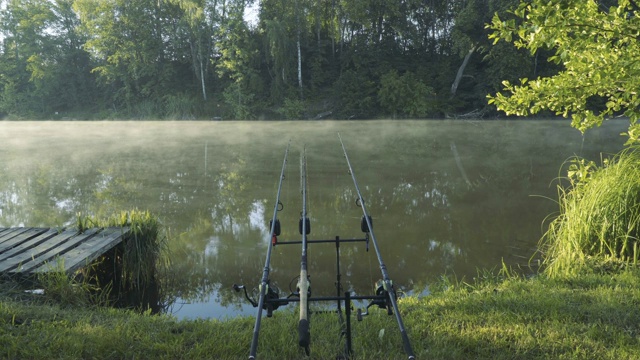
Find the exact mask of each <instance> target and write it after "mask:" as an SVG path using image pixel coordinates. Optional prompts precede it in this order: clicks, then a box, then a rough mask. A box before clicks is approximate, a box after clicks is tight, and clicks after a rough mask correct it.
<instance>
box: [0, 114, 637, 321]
mask: <svg viewBox="0 0 640 360" xmlns="http://www.w3.org/2000/svg"><path fill="white" fill-rule="evenodd" d="M624 125H625V124H624V122H620V123H616V122H610V124H608V125H606V127H605V128H603V129H598V130H595V131H593V132H592V133H587V135H586V136H585V137H581V136H580V134H579V133H577V132H576V131H575V130H573V129H571V128H570V127H569V126H568V124H566V123H564V122H554V121H537V122H505V121H478V122H454V121H415V122H414V121H376V122H369V121H359V122H311V123H309V122H299V123H296V122H285V123H280V122H267V123H261V122H252V123H243V122H234V123H224V122H216V123H209V122H170V123H163V122H158V123H144V122H143V123H137V122H113V123H72V122H62V123H35V122H20V123H10V122H3V123H1V124H0V226H3V227H9V226H62V225H69V224H73V223H74V221H75V216H76V214H77V213H79V212H81V213H84V214H94V215H98V216H108V215H110V214H112V213H114V212H119V211H121V210H124V209H132V208H138V209H148V210H150V211H151V212H152V213H153V214H155V215H157V216H158V217H159V218H160V219H161V221H162V222H163V224H164V225H165V227H166V229H167V231H168V234H169V237H170V239H171V241H170V243H169V250H170V257H171V262H170V265H169V267H168V270H167V274H165V276H164V279H163V289H164V290H165V296H166V297H167V301H169V302H176V303H175V304H174V306H173V309H174V311H175V312H176V315H177V316H181V311H183V310H181V309H184V308H185V307H183V306H182V305H181V304H182V303H195V304H201V305H202V304H209V305H207V306H199V307H198V310H197V311H196V312H195V313H193V311H192V314H190V316H201V317H209V316H212V314H227V315H233V314H235V313H237V312H238V311H240V309H241V308H243V307H245V308H246V306H245V305H244V302H243V298H241V297H240V296H238V295H237V294H236V293H235V292H233V291H232V289H231V286H232V284H234V283H243V284H245V285H247V286H248V287H249V288H251V287H253V286H257V284H258V283H259V281H260V276H261V274H262V266H263V264H264V256H265V254H266V246H268V244H269V236H268V232H269V229H268V228H267V225H268V221H269V219H267V217H270V214H267V212H268V211H265V209H271V208H272V206H273V204H271V203H270V201H272V200H271V199H273V197H274V195H275V191H276V187H277V181H278V176H279V170H280V164H279V158H280V155H279V154H280V153H281V151H282V148H283V147H284V146H285V142H286V139H288V138H291V139H292V141H293V143H292V151H293V152H294V153H295V152H296V151H299V150H300V149H301V148H302V144H303V143H304V144H306V147H307V154H308V177H309V188H308V191H309V200H308V209H309V216H310V219H311V223H312V224H311V228H312V232H311V234H310V239H333V238H334V237H335V236H337V235H338V236H340V237H342V238H357V237H361V236H362V233H361V232H360V226H359V225H360V215H361V213H360V209H359V208H357V207H356V205H355V197H356V196H355V193H354V191H353V189H352V183H351V180H350V178H349V176H348V174H347V172H346V167H345V165H344V163H343V158H342V154H341V152H340V148H339V143H338V140H337V136H336V133H337V131H340V133H341V134H342V135H343V137H345V138H348V137H351V138H352V139H353V141H350V144H352V146H351V147H352V148H351V147H350V158H351V160H352V164H353V166H354V170H355V171H356V172H357V173H358V175H359V177H358V182H359V184H360V185H361V187H362V188H361V191H362V195H363V197H364V198H365V200H366V201H367V208H368V210H369V212H370V213H371V214H372V215H373V217H374V219H373V223H374V227H375V229H376V236H377V238H378V240H379V245H380V248H381V251H382V254H383V257H384V260H385V264H386V265H387V268H388V271H389V274H390V276H391V278H392V279H393V280H394V283H395V284H397V285H398V287H399V288H401V289H404V290H405V291H415V292H416V293H421V292H423V290H424V289H425V286H426V283H427V282H428V281H429V280H433V279H436V278H438V277H440V276H442V275H443V274H449V275H453V274H455V276H457V277H458V278H462V277H473V276H475V275H476V272H477V269H482V268H493V267H495V266H497V265H500V264H501V262H502V261H503V260H504V261H505V262H506V263H507V264H508V265H515V264H526V261H527V259H528V258H529V257H530V256H531V255H532V253H533V251H534V249H535V246H536V244H537V241H538V239H539V237H540V235H541V234H542V230H543V229H542V228H543V227H542V226H541V223H542V221H543V219H544V218H545V217H546V216H547V215H548V214H550V213H551V212H553V211H555V210H556V208H557V207H556V205H555V204H554V203H553V202H552V201H550V200H545V199H543V198H540V197H531V195H541V196H547V197H550V198H554V197H555V189H554V185H552V186H550V184H552V181H553V179H555V178H556V177H557V176H558V174H559V169H560V167H561V165H562V163H563V161H564V160H565V159H566V158H568V157H569V156H571V155H574V154H578V155H583V156H586V157H588V158H590V159H594V160H597V161H599V159H600V155H599V153H600V152H605V153H613V152H615V151H617V150H618V149H620V148H621V145H622V143H623V140H622V139H619V138H618V134H619V133H620V132H621V131H622V130H623V129H624ZM43 134H47V135H46V136H44V135H43ZM452 142H455V145H456V153H457V159H456V154H454V153H453V152H452V150H451V146H450V143H452ZM296 146H297V148H296ZM461 166H462V167H463V168H464V176H463V175H462V174H461V171H460V167H461ZM298 176H299V174H298V169H297V167H296V166H289V167H287V174H286V179H285V181H284V183H283V193H282V196H281V200H282V202H283V204H284V209H283V211H282V212H281V213H280V214H279V218H280V219H281V222H282V235H281V236H280V239H281V240H299V237H300V235H299V234H298V219H299V216H300V215H299V204H300V203H301V199H300V192H299V183H298V182H299V180H298V179H299V177H298ZM340 250H341V268H342V279H343V285H344V287H345V288H346V289H350V290H352V291H354V292H356V293H360V294H365V293H367V294H369V293H370V292H371V291H372V287H373V283H374V282H375V281H376V280H377V279H378V278H379V277H380V274H379V269H378V268H377V266H376V264H377V260H376V259H375V254H374V253H373V251H370V252H368V253H367V252H366V251H365V248H364V245H363V244H354V245H343V246H341V249H340ZM271 266H272V271H271V279H272V281H273V282H274V284H276V285H277V286H278V287H280V289H281V290H282V291H283V292H285V293H286V292H287V291H288V288H289V284H290V282H291V281H292V279H294V278H295V276H297V274H298V272H299V271H298V270H299V248H297V247H296V246H276V247H275V248H274V252H273V257H272V261H271ZM309 274H310V275H311V284H312V289H313V292H314V295H318V296H321V295H333V294H334V293H335V288H334V282H335V275H336V274H335V246H333V245H331V244H326V245H315V244H314V245H312V246H310V248H309ZM294 286H295V282H294ZM213 308H216V309H218V310H215V311H214V310H212V309H213ZM220 309H222V310H220ZM190 311H191V310H190Z"/></svg>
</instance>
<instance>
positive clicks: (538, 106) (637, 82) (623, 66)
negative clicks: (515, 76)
mask: <svg viewBox="0 0 640 360" xmlns="http://www.w3.org/2000/svg"><path fill="white" fill-rule="evenodd" d="M514 14H515V16H516V17H517V19H522V23H520V24H518V23H517V22H516V19H509V20H502V19H501V18H500V17H499V16H498V15H496V16H494V18H493V20H492V22H491V24H490V25H488V27H489V28H490V29H492V30H493V33H492V34H491V36H490V37H491V39H493V40H494V43H497V42H498V41H499V40H505V41H507V42H512V43H513V44H514V45H515V46H516V47H518V48H521V49H527V50H529V51H530V52H531V53H532V54H536V53H537V52H538V51H540V50H544V49H552V50H553V51H554V55H553V56H551V57H550V58H549V61H552V62H554V63H556V64H559V65H561V66H562V71H560V72H559V73H558V74H556V75H553V76H548V77H539V78H536V79H533V80H531V79H527V78H522V79H521V80H520V83H519V84H514V83H512V82H510V81H505V82H504V84H503V85H504V93H497V94H495V95H492V96H489V102H490V103H495V104H496V106H497V107H498V109H500V110H502V111H504V112H506V113H507V114H509V115H518V116H527V115H530V114H536V113H538V112H541V111H545V110H548V111H551V112H552V113H554V114H556V115H561V116H563V117H570V118H571V119H572V126H574V127H575V128H577V129H579V130H580V131H583V132H584V131H585V130H587V129H589V128H592V127H594V126H599V125H600V124H602V121H603V120H604V119H606V118H610V117H612V116H617V115H624V116H626V117H628V118H629V119H630V122H631V124H630V127H629V131H628V132H627V135H628V136H629V139H628V142H627V144H631V143H633V142H636V141H638V140H639V139H640V124H638V123H637V121H638V119H640V106H639V105H640V98H639V97H638V93H637V89H638V88H639V87H640V76H639V75H640V67H638V66H637V58H638V55H639V54H640V44H639V43H638V41H637V34H638V32H639V31H640V17H639V16H638V15H640V9H638V7H637V6H636V5H635V3H634V2H632V1H629V0H619V1H618V4H617V6H612V7H610V8H608V9H603V8H602V7H600V3H599V2H598V1H594V0H589V1H578V0H571V1H557V0H556V1H542V0H536V1H532V2H523V3H521V4H520V5H519V6H518V8H517V9H516V10H515V11H514ZM594 100H596V101H594ZM598 104H601V105H598Z"/></svg>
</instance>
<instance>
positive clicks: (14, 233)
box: [0, 227, 30, 243]
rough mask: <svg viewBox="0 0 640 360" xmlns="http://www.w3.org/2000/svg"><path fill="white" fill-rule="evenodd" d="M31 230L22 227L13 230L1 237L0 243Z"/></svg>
mask: <svg viewBox="0 0 640 360" xmlns="http://www.w3.org/2000/svg"><path fill="white" fill-rule="evenodd" d="M29 229H30V228H25V227H20V228H11V229H9V231H7V232H6V233H4V234H2V235H0V243H2V242H3V241H6V240H9V239H11V238H12V237H14V236H17V235H20V234H22V233H23V232H25V231H27V230H29Z"/></svg>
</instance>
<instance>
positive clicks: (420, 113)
mask: <svg viewBox="0 0 640 360" xmlns="http://www.w3.org/2000/svg"><path fill="white" fill-rule="evenodd" d="M432 94H433V89H431V88H429V87H428V86H427V85H425V84H424V83H423V82H422V81H420V80H418V78H417V77H416V75H415V74H413V73H412V72H406V73H404V74H403V75H402V76H400V75H398V72H397V71H395V70H392V71H390V72H388V73H386V74H384V75H382V78H381V79H380V90H378V101H379V102H380V105H381V107H382V109H383V110H384V111H386V112H387V113H391V114H393V115H394V117H396V116H408V117H413V118H416V117H425V116H426V115H427V114H428V113H429V112H430V111H432V106H431V105H430V98H431V97H432Z"/></svg>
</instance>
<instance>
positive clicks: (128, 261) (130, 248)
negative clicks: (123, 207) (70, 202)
mask: <svg viewBox="0 0 640 360" xmlns="http://www.w3.org/2000/svg"><path fill="white" fill-rule="evenodd" d="M77 227H78V230H79V231H84V230H86V229H88V228H92V227H122V228H128V229H129V231H128V232H127V235H126V236H125V238H124V239H123V242H122V244H121V245H120V246H119V247H117V248H116V249H114V252H113V253H110V254H108V255H106V257H107V259H101V261H102V262H103V263H104V264H105V265H106V266H103V267H102V270H101V272H102V273H103V274H102V275H101V277H102V278H111V279H112V280H113V289H114V290H116V291H117V292H118V293H120V294H127V295H126V296H127V297H133V298H136V299H138V301H141V302H143V303H148V302H154V301H156V300H158V299H157V297H158V296H159V294H158V292H159V279H158V271H159V268H160V267H161V266H162V265H163V264H165V262H166V260H167V257H166V256H164V254H165V252H166V248H167V241H166V236H165V234H164V233H163V231H162V227H161V224H160V221H159V220H158V218H156V217H155V216H153V215H151V213H149V212H148V211H138V210H132V211H123V212H121V213H120V214H114V215H112V216H110V217H109V218H107V219H95V218H91V217H83V216H78V221H77ZM105 272H106V273H107V275H106V276H105V275H104V273H105ZM153 298H155V299H153ZM125 302H131V299H129V301H127V300H125ZM134 302H135V300H134ZM146 305H154V304H146ZM146 305H145V306H146ZM143 307H144V306H143Z"/></svg>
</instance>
